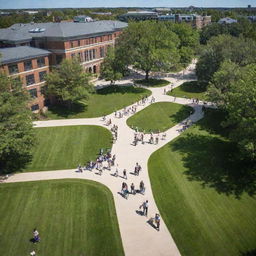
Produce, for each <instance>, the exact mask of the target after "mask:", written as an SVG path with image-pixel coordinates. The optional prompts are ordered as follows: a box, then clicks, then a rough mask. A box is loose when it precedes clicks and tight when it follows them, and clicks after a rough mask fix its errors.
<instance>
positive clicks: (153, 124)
mask: <svg viewBox="0 0 256 256" xmlns="http://www.w3.org/2000/svg"><path fill="white" fill-rule="evenodd" d="M191 112H193V109H192V108H191V107H188V106H183V105H180V104H176V103H171V102H160V103H154V104H152V105H150V106H149V107H147V108H145V109H143V110H142V111H139V112H138V113H137V114H135V115H134V116H132V117H130V118H129V119H128V120H127V124H128V125H129V126H130V127H132V128H134V129H135V128H138V130H140V131H145V132H151V131H160V132H163V131H166V130H167V129H169V128H171V127H172V126H174V125H176V124H177V123H178V122H180V121H182V120H184V119H185V118H187V117H188V116H189V115H190V113H191Z"/></svg>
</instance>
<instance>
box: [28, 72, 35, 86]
mask: <svg viewBox="0 0 256 256" xmlns="http://www.w3.org/2000/svg"><path fill="white" fill-rule="evenodd" d="M26 82H27V86H28V85H31V84H34V83H35V77H34V74H31V75H28V76H26Z"/></svg>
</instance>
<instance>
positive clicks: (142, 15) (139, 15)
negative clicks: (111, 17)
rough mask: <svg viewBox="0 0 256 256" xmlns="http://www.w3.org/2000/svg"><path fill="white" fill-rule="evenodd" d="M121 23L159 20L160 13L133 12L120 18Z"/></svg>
mask: <svg viewBox="0 0 256 256" xmlns="http://www.w3.org/2000/svg"><path fill="white" fill-rule="evenodd" d="M118 19H119V20H120V21H125V22H128V21H129V20H135V21H139V20H157V19H158V13H157V12H152V11H131V12H127V13H125V14H122V15H120V16H119V17H118Z"/></svg>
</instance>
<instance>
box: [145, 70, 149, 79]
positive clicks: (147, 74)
mask: <svg viewBox="0 0 256 256" xmlns="http://www.w3.org/2000/svg"><path fill="white" fill-rule="evenodd" d="M145 72H146V77H145V80H146V81H148V77H149V70H146V71H145Z"/></svg>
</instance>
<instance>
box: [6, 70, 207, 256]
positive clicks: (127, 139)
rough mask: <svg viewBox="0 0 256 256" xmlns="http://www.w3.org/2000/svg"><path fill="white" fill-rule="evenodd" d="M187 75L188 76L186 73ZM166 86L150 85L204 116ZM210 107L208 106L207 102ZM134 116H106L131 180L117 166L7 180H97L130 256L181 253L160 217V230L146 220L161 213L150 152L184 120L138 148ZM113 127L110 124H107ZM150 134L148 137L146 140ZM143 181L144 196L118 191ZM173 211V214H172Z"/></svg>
mask: <svg viewBox="0 0 256 256" xmlns="http://www.w3.org/2000/svg"><path fill="white" fill-rule="evenodd" d="M190 73H193V66H191V68H190V69H189V70H187V71H186V72H185V75H189V74H190ZM184 77H185V76H184ZM167 79H168V80H169V81H170V82H172V83H173V88H174V87H177V86H179V85H180V84H182V83H183V82H185V81H188V80H189V79H185V78H184V79H182V78H181V79H174V78H167ZM164 88H166V89H169V88H170V86H166V87H161V88H150V90H151V91H152V96H154V98H155V101H156V102H174V100H175V102H176V103H179V104H185V105H190V106H192V107H193V108H194V110H195V111H194V113H193V114H192V115H191V116H190V117H188V119H191V120H192V121H193V122H196V121H198V120H199V119H201V118H202V117H203V113H202V105H203V103H202V102H201V103H199V104H197V105H195V104H192V102H191V100H189V99H182V98H176V99H175V98H174V97H171V96H167V95H163V90H164ZM149 104H150V103H149V102H147V103H146V104H145V105H138V107H137V112H138V111H140V110H142V109H144V108H145V107H147V106H148V105H149ZM208 106H209V105H208ZM130 116H131V115H128V116H124V117H123V118H120V119H119V118H115V117H114V114H110V115H108V116H107V117H106V119H107V120H108V119H109V118H111V119H112V124H116V125H118V139H117V141H116V143H115V144H113V147H112V154H116V164H118V169H119V174H120V173H122V171H123V169H126V170H127V173H128V179H127V181H126V180H124V179H123V178H122V177H114V176H113V175H111V174H113V173H114V172H115V167H113V168H112V170H111V171H108V170H104V171H103V174H102V175H101V176H100V175H96V172H95V171H92V172H90V171H84V172H83V173H77V172H76V170H74V169H72V170H61V171H46V172H32V173H21V174H15V175H13V176H11V177H10V178H9V179H8V180H7V181H6V182H21V181H35V180H49V179H65V178H79V179H90V180H94V181H98V182H100V183H102V184H104V185H106V186H107V187H108V188H109V189H110V190H111V191H112V193H113V197H114V201H115V207H116V213H117V218H118V222H119V228H120V232H121V237H122V243H123V247H124V251H125V255H127V256H134V255H139V256H144V255H147V256H156V255H157V256H160V255H161V256H168V255H180V253H179V250H178V248H177V246H176V244H175V242H174V240H173V238H172V236H171V234H170V232H169V231H168V229H167V227H166V225H165V223H164V221H163V220H161V227H160V231H157V230H155V229H154V228H152V227H151V226H150V225H149V224H148V223H147V220H148V219H149V218H150V217H153V216H154V215H155V213H158V212H159V211H158V208H157V206H156V203H155V201H154V197H153V193H152V190H151V186H150V180H149V175H148V170H147V162H148V159H149V157H150V155H151V154H152V153H153V152H154V151H156V150H157V149H159V148H161V147H162V146H163V145H165V144H166V143H168V142H170V141H171V140H172V139H174V138H176V137H177V136H179V134H180V131H179V130H180V129H181V128H182V126H183V124H182V122H181V123H179V124H177V125H176V126H174V127H172V128H170V129H169V130H167V131H166V140H161V139H160V140H159V143H158V145H153V144H148V143H145V144H143V145H142V144H141V143H139V144H138V145H137V146H136V147H135V146H133V145H132V144H131V143H132V141H133V138H134V131H133V130H132V129H131V128H129V127H128V126H127V124H126V120H127V119H128V118H129V117H130ZM34 124H35V127H51V126H68V125H100V126H104V127H106V126H105V124H104V122H103V121H102V120H101V118H87V119H66V120H50V121H37V122H35V123H34ZM107 128H108V129H110V127H107ZM147 139H148V137H147V138H146V140H147ZM136 162H138V163H139V164H140V165H141V167H142V171H141V172H140V175H139V176H134V175H132V174H130V172H133V170H134V166H135V164H136ZM141 180H143V181H144V184H145V187H146V193H145V195H141V194H136V195H129V198H128V199H127V200H126V199H124V198H123V197H122V196H121V195H120V194H119V193H118V192H120V190H121V184H122V182H123V181H125V182H126V183H127V184H128V186H130V184H131V183H134V184H135V188H139V183H140V181H141ZM145 200H148V201H149V213H148V218H147V217H145V216H141V215H139V214H137V213H136V210H138V209H139V206H140V205H141V204H142V202H143V201H145ZM170 214H171V213H170Z"/></svg>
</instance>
